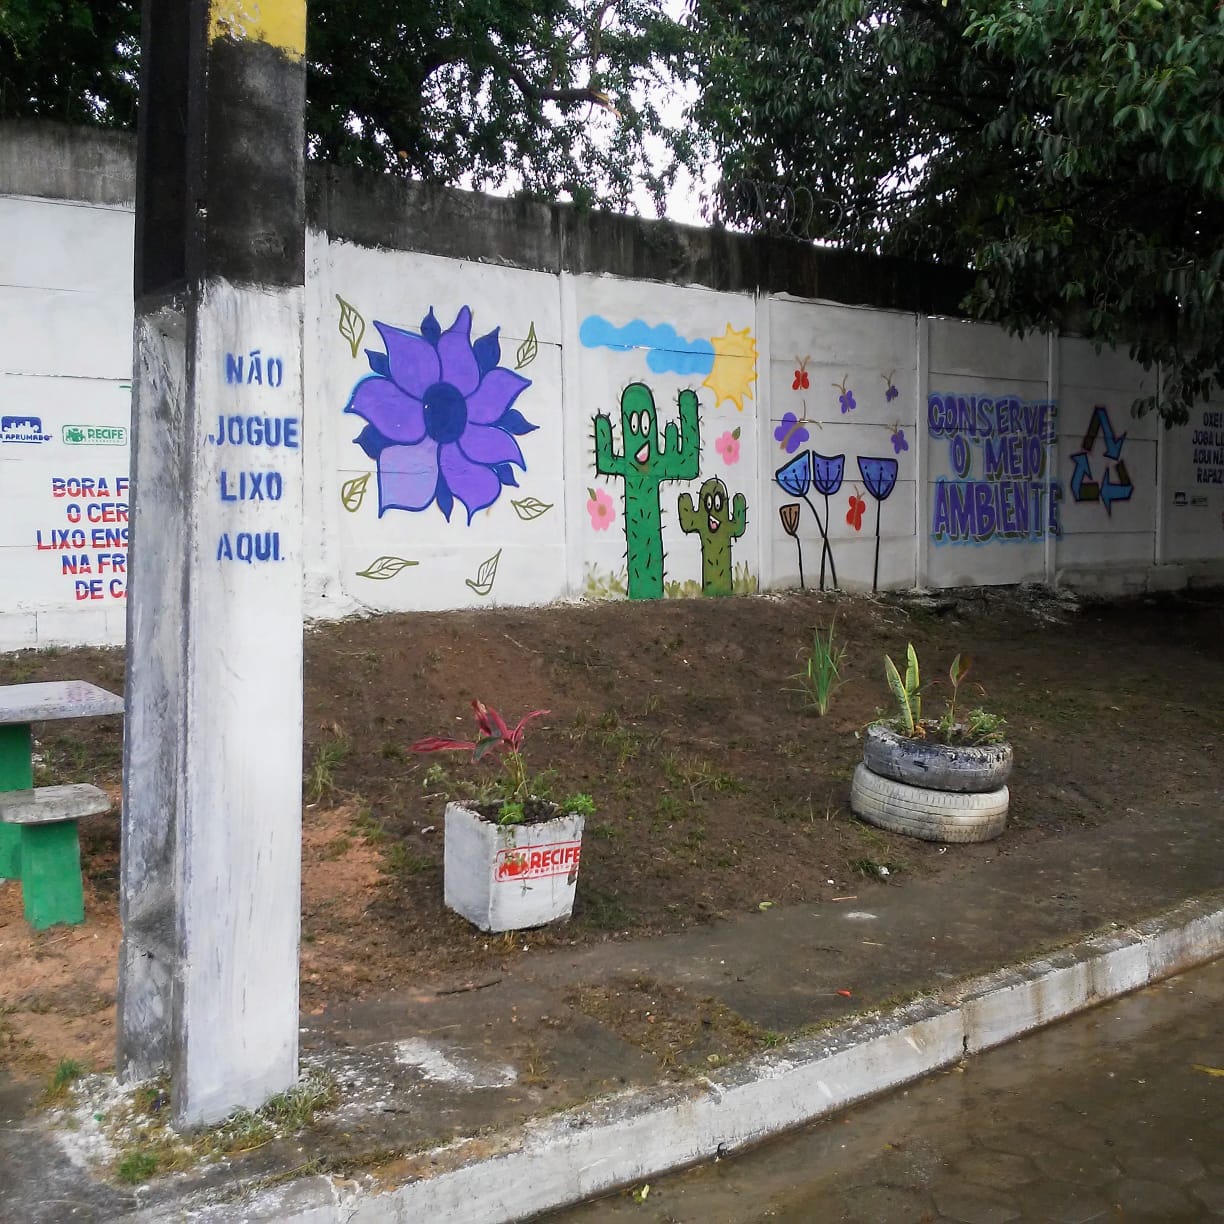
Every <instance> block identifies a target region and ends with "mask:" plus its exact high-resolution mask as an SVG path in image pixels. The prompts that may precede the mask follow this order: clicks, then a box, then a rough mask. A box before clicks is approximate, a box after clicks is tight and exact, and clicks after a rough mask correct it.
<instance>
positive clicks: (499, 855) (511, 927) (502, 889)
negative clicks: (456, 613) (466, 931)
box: [412, 701, 594, 931]
mask: <svg viewBox="0 0 1224 1224" xmlns="http://www.w3.org/2000/svg"><path fill="white" fill-rule="evenodd" d="M472 709H473V710H474V711H475V714H476V726H477V729H478V731H479V736H478V737H477V738H476V739H475V740H453V739H443V738H440V737H438V736H428V737H427V738H425V739H422V740H418V741H417V742H416V743H415V744H413V745H412V751H413V752H470V753H471V756H472V760H473V761H477V762H478V761H482V760H484V759H485V758H486V757H489V756H490V755H492V756H494V757H496V758H497V759H498V760H500V761H501V764H502V767H503V768H502V776H501V778H500V779H499V780H498V781H495V782H492V783H491V784H490V785H485V786H482V787H472V788H468V795H467V797H465V798H464V799H461V800H454V799H452V800H451V801H450V802H448V803H447V805H446V822H445V839H446V840H445V844H444V848H443V899H444V901H445V903H446V905H447V906H448V907H449V908H450V909H453V910H454V911H455V912H456V913H458V914H461V915H462V916H463V917H464V918H466V919H467V920H468V921H469V922H471V923H473V924H475V925H476V926H478V927H479V928H480V929H481V930H482V931H515V930H521V929H523V928H525V927H534V926H543V925H544V924H545V923H548V922H559V921H563V920H564V919H566V918H568V917H569V916H570V913H571V911H572V910H573V908H574V891H575V888H576V886H577V882H578V864H579V860H580V858H581V854H582V829H583V824H584V823H585V821H584V818H585V817H586V816H589V815H591V813H592V812H593V811H594V804H593V803H592V802H591V798H590V796H589V795H575V796H572V797H571V798H569V799H567V800H566V801H565V802H564V803H562V804H558V803H555V802H553V801H552V800H551V799H549V798H548V797H547V796H546V795H545V794H543V793H539V792H542V791H543V789H544V788H543V787H542V785H541V784H540V782H539V780H538V779H532V778H531V777H530V776H529V775H528V773H527V767H526V763H525V762H524V760H523V739H524V736H525V734H526V729H527V725H528V724H529V723H530V722H531V721H532V720H533V719H536V718H540V717H541V716H542V715H545V714H547V713H548V711H547V710H533V711H532V712H531V713H530V714H525V715H524V716H523V717H522V718H521V719H519V721H518V723H517V725H516V726H514V727H513V728H511V727H510V726H509V725H508V724H507V723H506V721H505V720H504V719H503V718H502V716H501V715H500V714H498V712H497V711H496V710H493V709H490V708H489V707H488V706H486V705H485V704H484V703H483V702H480V701H473V702H472Z"/></svg>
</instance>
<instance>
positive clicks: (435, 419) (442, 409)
mask: <svg viewBox="0 0 1224 1224" xmlns="http://www.w3.org/2000/svg"><path fill="white" fill-rule="evenodd" d="M422 402H423V403H424V405H425V432H426V433H427V434H428V435H429V436H430V437H431V438H432V439H433V440H434V441H435V442H437V443H438V444H439V445H441V444H442V443H443V442H457V441H458V440H459V439H460V438H461V437H463V431H464V430H465V429H466V428H467V419H468V412H467V400H465V399H464V398H463V396H462V395H460V393H459V392H458V391H457V390H455V388H454V387H452V386H451V385H450V383H445V382H439V383H434V385H433V386H432V387H430V388H429V390H428V391H426V392H425V394H424V396H422Z"/></svg>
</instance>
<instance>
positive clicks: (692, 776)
mask: <svg viewBox="0 0 1224 1224" xmlns="http://www.w3.org/2000/svg"><path fill="white" fill-rule="evenodd" d="M663 770H664V773H665V774H666V775H667V778H668V780H669V781H670V782H672V783H673V784H677V785H683V786H687V787H688V788H689V793H690V794H691V795H692V798H693V801H694V802H696V800H697V792H698V791H699V790H700V789H701V788H702V787H705V788H706V789H708V790H711V791H713V792H715V793H716V794H718V793H720V792H722V791H741V790H743V789H744V785H743V783H742V782H741V781H740V780H739V778H737V777H736V776H735V774H733V773H731V772H730V771H729V770H721V769H716V768H715V767H714V766H713V765H711V764H710V762H709V761H706V760H702V759H701V758H700V757H677V756H674V755H671V754H669V755H668V756H666V757H664V758H663Z"/></svg>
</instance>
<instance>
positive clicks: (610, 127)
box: [0, 0, 691, 210]
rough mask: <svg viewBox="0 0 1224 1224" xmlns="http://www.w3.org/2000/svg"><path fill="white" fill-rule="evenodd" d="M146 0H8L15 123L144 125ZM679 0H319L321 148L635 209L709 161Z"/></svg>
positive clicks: (5, 25)
mask: <svg viewBox="0 0 1224 1224" xmlns="http://www.w3.org/2000/svg"><path fill="white" fill-rule="evenodd" d="M139 42H140V3H139V0H0V118H17V117H45V118H52V119H58V120H61V121H64V122H68V123H98V124H103V125H106V126H112V127H132V126H134V124H135V115H136V94H137V79H138V74H139V57H140V46H139ZM686 45H687V44H686V37H685V32H684V30H683V28H682V27H681V26H680V24H679V23H678V22H677V21H675V20H673V19H672V18H671V17H669V16H668V15H667V14H666V12H665V11H664V3H663V0H381V2H378V3H376V2H374V0H310V2H309V5H308V29H307V59H308V79H307V110H306V130H307V135H308V138H309V152H310V154H311V155H312V156H315V157H319V158H324V159H327V160H330V161H334V162H339V163H341V164H347V165H359V166H366V167H371V168H375V169H382V170H386V169H394V170H399V171H401V172H403V173H405V174H407V175H410V176H411V177H413V178H417V179H420V180H423V181H426V182H436V183H460V182H462V183H464V184H467V185H470V186H473V187H489V186H499V185H501V184H504V183H507V182H509V183H510V184H511V185H517V186H519V187H520V188H521V189H523V190H525V191H527V192H529V193H532V194H538V195H541V196H545V197H549V198H555V197H557V196H569V197H570V198H572V199H574V200H575V201H576V202H579V203H582V204H599V205H601V206H604V207H612V208H622V209H623V208H626V207H628V204H629V196H630V193H631V192H632V191H633V189H634V187H635V186H637V185H639V184H640V185H642V186H644V187H645V188H646V190H647V192H648V193H649V194H650V195H651V197H652V198H653V200H654V202H655V203H656V205H657V206H658V207H659V208H660V210H661V209H662V202H663V199H664V197H665V195H666V193H667V190H668V188H669V186H670V184H671V181H672V178H673V176H674V173H675V166H676V163H675V162H674V161H673V160H671V159H670V158H668V157H665V156H664V146H665V145H667V146H670V147H671V148H672V149H674V150H677V151H678V152H679V157H680V160H681V161H685V160H688V159H690V158H691V149H690V142H689V140H688V138H687V136H686V134H685V133H684V132H683V131H682V130H678V129H676V128H675V127H674V126H673V125H669V124H668V123H667V122H666V120H665V118H664V116H663V115H662V114H661V113H660V102H659V100H660V98H662V97H665V96H666V92H667V90H668V89H670V88H674V85H675V82H676V81H678V80H680V79H683V78H684V77H685V76H686V74H687V73H688V71H689V68H688V55H687V50H686Z"/></svg>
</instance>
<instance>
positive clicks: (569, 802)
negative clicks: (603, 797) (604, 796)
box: [561, 791, 595, 817]
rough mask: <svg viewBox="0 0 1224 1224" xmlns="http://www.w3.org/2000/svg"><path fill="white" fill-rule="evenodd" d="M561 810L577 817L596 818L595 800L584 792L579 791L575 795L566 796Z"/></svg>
mask: <svg viewBox="0 0 1224 1224" xmlns="http://www.w3.org/2000/svg"><path fill="white" fill-rule="evenodd" d="M561 809H562V811H564V812H570V813H573V814H574V815H575V816H587V817H590V816H594V815H595V800H594V799H593V798H592V797H591V796H590V795H588V794H586V793H585V792H584V791H579V792H577V793H576V794H573V795H566V797H565V798H564V799H563V800H562V801H561Z"/></svg>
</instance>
